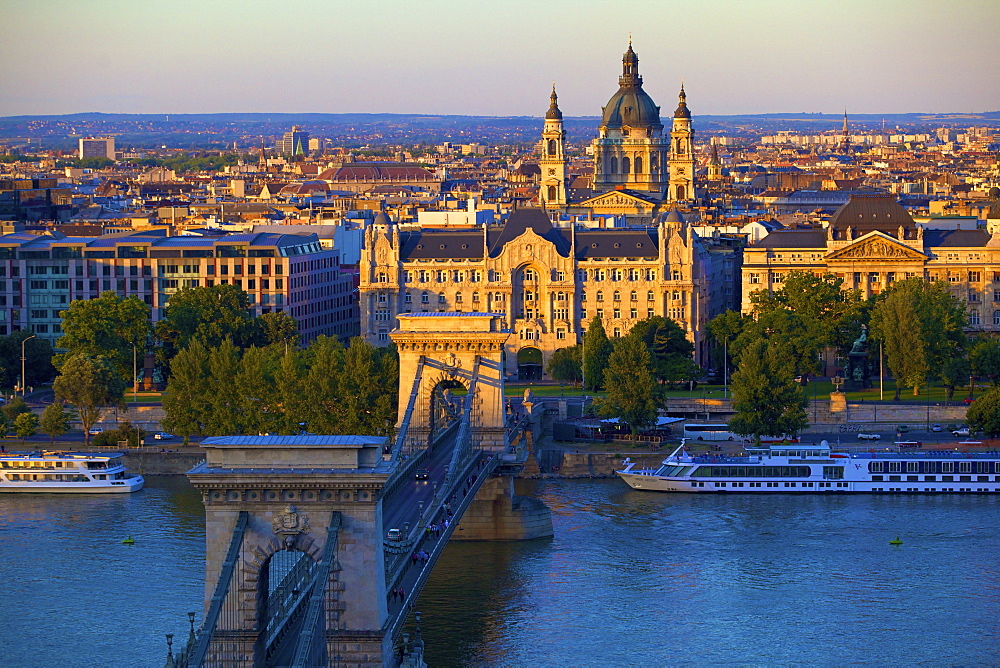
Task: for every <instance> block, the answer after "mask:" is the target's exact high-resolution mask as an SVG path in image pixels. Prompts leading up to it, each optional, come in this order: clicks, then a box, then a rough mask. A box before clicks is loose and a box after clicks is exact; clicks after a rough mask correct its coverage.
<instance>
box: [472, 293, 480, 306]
mask: <svg viewBox="0 0 1000 668" xmlns="http://www.w3.org/2000/svg"><path fill="white" fill-rule="evenodd" d="M472 303H473V304H478V303H479V293H478V292H473V293H472Z"/></svg>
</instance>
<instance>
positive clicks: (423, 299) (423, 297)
mask: <svg viewBox="0 0 1000 668" xmlns="http://www.w3.org/2000/svg"><path fill="white" fill-rule="evenodd" d="M420 303H421V304H430V303H431V298H430V295H428V294H427V293H426V292H425V293H423V294H422V295H420Z"/></svg>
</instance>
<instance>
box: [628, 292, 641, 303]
mask: <svg viewBox="0 0 1000 668" xmlns="http://www.w3.org/2000/svg"><path fill="white" fill-rule="evenodd" d="M638 300H639V293H638V292H636V291H635V290H633V291H632V292H630V293H629V301H633V302H634V301H638Z"/></svg>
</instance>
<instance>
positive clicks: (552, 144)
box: [549, 139, 556, 155]
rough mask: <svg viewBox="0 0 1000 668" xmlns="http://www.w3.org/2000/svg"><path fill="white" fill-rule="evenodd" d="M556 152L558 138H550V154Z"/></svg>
mask: <svg viewBox="0 0 1000 668" xmlns="http://www.w3.org/2000/svg"><path fill="white" fill-rule="evenodd" d="M555 154H556V140H555V139H550V140H549V155H555Z"/></svg>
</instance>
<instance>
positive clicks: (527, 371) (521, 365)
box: [517, 346, 544, 380]
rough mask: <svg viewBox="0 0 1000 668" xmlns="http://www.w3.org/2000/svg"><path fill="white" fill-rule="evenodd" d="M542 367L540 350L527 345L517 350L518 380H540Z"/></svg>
mask: <svg viewBox="0 0 1000 668" xmlns="http://www.w3.org/2000/svg"><path fill="white" fill-rule="evenodd" d="M543 368H544V367H543V366H542V351H541V350H539V349H538V348H535V347H532V346H527V347H525V348H521V349H520V350H519V351H517V379H518V380H541V379H542V371H543Z"/></svg>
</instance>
